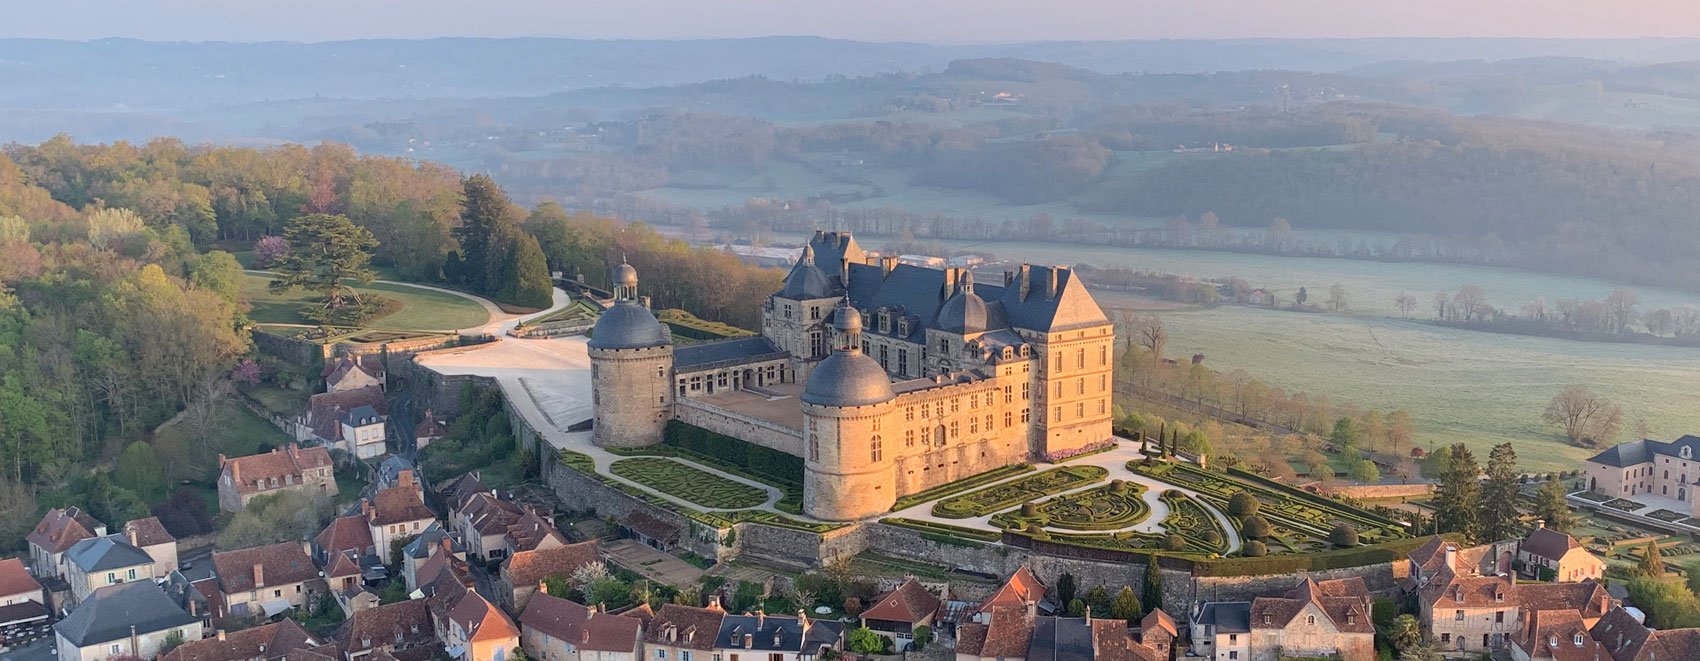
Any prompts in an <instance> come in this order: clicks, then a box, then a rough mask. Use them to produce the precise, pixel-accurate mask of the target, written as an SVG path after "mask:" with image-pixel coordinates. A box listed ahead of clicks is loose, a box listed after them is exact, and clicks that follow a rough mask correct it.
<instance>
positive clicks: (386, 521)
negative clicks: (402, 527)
mask: <svg viewBox="0 0 1700 661" xmlns="http://www.w3.org/2000/svg"><path fill="white" fill-rule="evenodd" d="M370 503H371V507H370V509H369V510H368V511H367V513H366V521H367V523H370V524H372V525H374V526H387V525H390V524H392V523H406V522H408V521H419V520H423V519H436V518H437V514H436V513H435V512H432V511H431V508H429V507H426V506H425V501H423V500H420V499H419V492H417V491H415V490H414V488H413V487H411V486H396V487H390V488H388V489H379V490H378V493H375V494H372V500H371V501H370Z"/></svg>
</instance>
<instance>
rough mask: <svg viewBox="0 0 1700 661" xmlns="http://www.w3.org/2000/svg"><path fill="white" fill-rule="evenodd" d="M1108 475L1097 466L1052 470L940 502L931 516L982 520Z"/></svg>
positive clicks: (1107, 472)
mask: <svg viewBox="0 0 1700 661" xmlns="http://www.w3.org/2000/svg"><path fill="white" fill-rule="evenodd" d="M1109 474H1110V472H1109V471H1107V470H1104V469H1103V468H1099V467H1097V466H1066V467H1063V468H1053V469H1050V470H1048V471H1043V472H1040V473H1038V474H1035V475H1030V476H1028V477H1024V478H1021V479H1019V480H1015V481H1013V482H1006V483H1004V484H999V485H997V486H994V487H990V488H986V489H981V490H979V491H973V492H969V493H965V494H962V495H959V496H953V497H951V498H948V499H945V500H941V501H939V502H938V504H936V505H933V516H942V517H944V518H947V519H966V518H969V517H975V516H985V515H987V514H991V513H993V512H997V511H1000V510H1005V509H1009V508H1011V507H1014V506H1016V505H1020V504H1021V503H1024V502H1027V501H1029V500H1037V499H1039V498H1043V497H1045V496H1049V495H1051V494H1055V493H1061V492H1064V491H1068V490H1069V489H1074V488H1077V487H1082V486H1085V485H1088V484H1091V483H1093V482H1097V481H1099V480H1102V479H1104V477H1105V476H1107V475H1109Z"/></svg>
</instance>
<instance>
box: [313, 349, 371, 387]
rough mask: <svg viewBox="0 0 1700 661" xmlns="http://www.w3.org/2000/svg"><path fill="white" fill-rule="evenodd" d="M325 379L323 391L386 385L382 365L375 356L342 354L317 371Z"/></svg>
mask: <svg viewBox="0 0 1700 661" xmlns="http://www.w3.org/2000/svg"><path fill="white" fill-rule="evenodd" d="M319 376H320V377H321V378H323V379H324V380H325V392H340V391H348V390H357V389H360V388H372V387H376V388H378V389H379V390H382V389H383V388H384V386H385V385H386V383H385V381H386V375H385V373H384V365H383V363H382V362H380V361H379V360H378V357H377V356H355V355H353V354H343V355H341V356H338V357H337V359H336V360H334V361H331V362H329V363H327V364H326V365H325V368H324V369H323V370H320V371H319Z"/></svg>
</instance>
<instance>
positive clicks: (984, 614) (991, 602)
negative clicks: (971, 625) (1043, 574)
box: [969, 567, 1050, 624]
mask: <svg viewBox="0 0 1700 661" xmlns="http://www.w3.org/2000/svg"><path fill="white" fill-rule="evenodd" d="M1044 601H1045V584H1044V583H1041V582H1039V577H1037V576H1034V575H1033V572H1031V571H1028V570H1027V568H1026V567H1022V568H1020V569H1017V570H1015V573H1014V574H1011V575H1010V577H1009V580H1007V581H1004V584H1003V585H1002V586H999V587H998V589H997V591H996V592H993V593H992V596H990V597H986V599H985V600H984V601H981V602H980V604H979V605H978V606H977V607H975V608H974V612H973V613H970V614H969V617H970V619H972V620H973V621H975V622H979V623H981V624H987V623H990V622H991V616H992V613H993V612H995V611H997V610H999V609H1006V608H1007V609H1014V610H1018V611H1021V612H1022V613H1024V614H1025V616H1026V617H1027V618H1028V619H1032V618H1034V617H1037V616H1039V615H1049V614H1050V613H1049V612H1044V611H1046V610H1048V609H1045V608H1043V606H1042V604H1043V603H1044Z"/></svg>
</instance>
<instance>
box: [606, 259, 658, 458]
mask: <svg viewBox="0 0 1700 661" xmlns="http://www.w3.org/2000/svg"><path fill="white" fill-rule="evenodd" d="M637 291H638V278H637V269H634V268H632V266H631V265H630V264H624V263H622V264H620V265H619V266H618V267H616V268H615V269H614V305H613V306H611V307H609V308H608V309H607V310H605V311H603V313H602V316H601V318H599V319H597V320H596V327H595V328H593V329H592V330H591V332H590V342H589V343H588V346H589V353H590V387H591V397H592V406H591V408H592V411H593V415H594V420H595V423H594V427H593V430H592V432H591V440H592V441H593V442H595V443H596V444H597V445H600V446H603V447H618V448H630V447H642V446H645V445H654V444H656V443H660V442H661V433H662V430H663V429H664V428H665V427H666V425H667V420H668V419H669V418H671V417H672V401H673V396H672V389H671V387H670V384H671V383H672V374H673V342H672V338H673V336H672V333H671V332H670V331H668V330H667V326H666V325H665V324H662V323H661V322H660V321H659V320H657V319H656V318H655V314H654V313H653V312H650V311H649V308H647V307H645V306H644V304H643V303H642V301H641V300H640V299H639V298H638V293H637Z"/></svg>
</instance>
